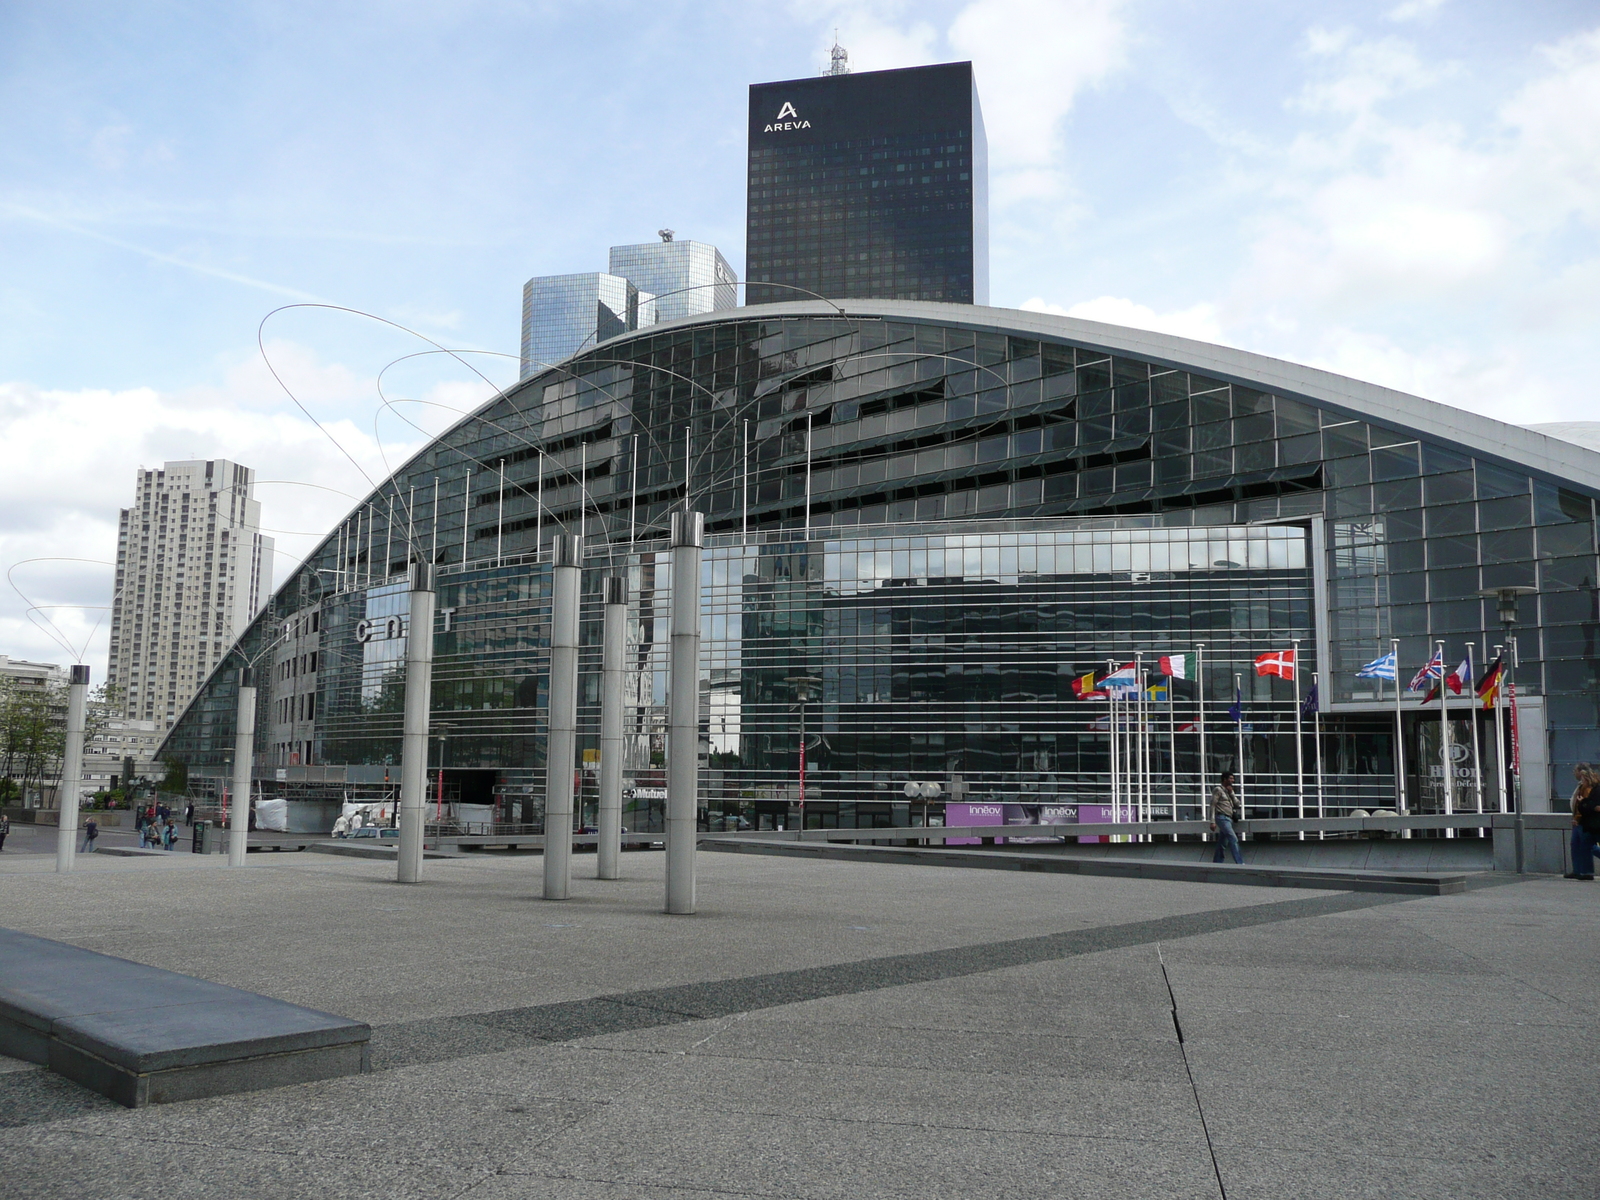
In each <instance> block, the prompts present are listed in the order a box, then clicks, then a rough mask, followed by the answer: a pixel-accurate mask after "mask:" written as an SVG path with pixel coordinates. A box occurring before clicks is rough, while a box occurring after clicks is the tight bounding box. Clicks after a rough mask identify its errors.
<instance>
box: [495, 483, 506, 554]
mask: <svg viewBox="0 0 1600 1200" xmlns="http://www.w3.org/2000/svg"><path fill="white" fill-rule="evenodd" d="M505 532H506V460H505V459H503V458H502V459H501V460H500V501H499V507H498V508H497V509H495V515H494V565H495V566H497V567H498V566H499V565H500V548H501V545H502V543H503V541H504V538H505Z"/></svg>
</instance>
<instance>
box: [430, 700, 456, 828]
mask: <svg viewBox="0 0 1600 1200" xmlns="http://www.w3.org/2000/svg"><path fill="white" fill-rule="evenodd" d="M433 728H434V730H435V731H436V732H437V733H438V735H439V776H438V784H437V786H436V788H435V791H434V811H433V822H434V824H435V825H438V824H441V823H443V821H444V756H445V747H446V745H447V741H448V739H449V737H450V735H451V733H453V732H454V731H455V726H454V725H452V724H450V722H448V721H435V722H434V723H433Z"/></svg>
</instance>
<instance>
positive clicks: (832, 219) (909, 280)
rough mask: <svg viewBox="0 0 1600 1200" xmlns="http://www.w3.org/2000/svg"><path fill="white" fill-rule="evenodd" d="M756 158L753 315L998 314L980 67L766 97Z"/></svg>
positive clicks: (758, 95) (759, 93) (751, 200)
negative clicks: (947, 310) (820, 305)
mask: <svg viewBox="0 0 1600 1200" xmlns="http://www.w3.org/2000/svg"><path fill="white" fill-rule="evenodd" d="M749 154H750V168H749V184H748V201H747V203H748V208H747V218H746V222H747V227H746V244H745V278H746V280H747V282H748V284H749V289H748V291H749V300H748V302H749V303H751V304H766V303H772V302H787V301H792V300H800V299H805V298H806V297H808V296H827V297H830V298H839V299H844V298H850V297H864V298H875V299H895V300H941V301H945V302H949V303H956V304H987V303H988V302H989V212H988V186H989V184H988V179H989V167H988V147H987V143H986V142H985V139H984V132H983V114H982V112H981V111H980V109H979V107H978V89H977V85H976V83H975V82H974V80H973V74H972V64H971V63H964V62H963V63H944V64H941V65H938V66H932V67H908V68H905V69H903V70H898V71H869V72H864V73H861V74H857V75H824V76H821V77H818V78H812V79H791V80H788V81H785V82H782V83H758V84H753V85H752V86H751V88H750V129H749ZM763 285H765V286H763Z"/></svg>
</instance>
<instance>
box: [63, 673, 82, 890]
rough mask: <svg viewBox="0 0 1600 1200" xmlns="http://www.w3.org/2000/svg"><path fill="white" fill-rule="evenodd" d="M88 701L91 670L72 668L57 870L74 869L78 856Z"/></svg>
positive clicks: (69, 686) (68, 694)
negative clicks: (85, 718)
mask: <svg viewBox="0 0 1600 1200" xmlns="http://www.w3.org/2000/svg"><path fill="white" fill-rule="evenodd" d="M88 699H89V668H88V667H86V666H83V665H82V664H79V665H77V666H74V667H73V668H72V682H71V683H70V684H69V685H68V687H67V745H66V750H65V752H64V753H63V754H62V756H61V798H60V800H58V801H57V805H56V807H57V808H58V809H59V810H60V811H59V814H58V815H59V817H60V825H59V827H58V828H57V830H56V870H57V871H63V872H64V871H70V870H72V864H73V861H74V860H75V859H76V857H77V854H78V792H79V790H80V789H81V788H82V787H83V715H84V709H85V707H87V703H88Z"/></svg>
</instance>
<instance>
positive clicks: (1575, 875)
mask: <svg viewBox="0 0 1600 1200" xmlns="http://www.w3.org/2000/svg"><path fill="white" fill-rule="evenodd" d="M1572 774H1573V777H1574V778H1575V779H1577V781H1578V786H1577V787H1576V788H1574V789H1573V792H1572V870H1570V871H1568V872H1567V874H1566V876H1565V878H1567V879H1593V878H1594V860H1595V859H1596V858H1600V786H1596V785H1597V784H1600V774H1597V773H1596V771H1595V769H1594V767H1592V766H1591V765H1590V764H1588V763H1579V764H1578V765H1577V766H1576V767H1574V768H1573V769H1572Z"/></svg>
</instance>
